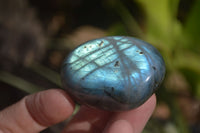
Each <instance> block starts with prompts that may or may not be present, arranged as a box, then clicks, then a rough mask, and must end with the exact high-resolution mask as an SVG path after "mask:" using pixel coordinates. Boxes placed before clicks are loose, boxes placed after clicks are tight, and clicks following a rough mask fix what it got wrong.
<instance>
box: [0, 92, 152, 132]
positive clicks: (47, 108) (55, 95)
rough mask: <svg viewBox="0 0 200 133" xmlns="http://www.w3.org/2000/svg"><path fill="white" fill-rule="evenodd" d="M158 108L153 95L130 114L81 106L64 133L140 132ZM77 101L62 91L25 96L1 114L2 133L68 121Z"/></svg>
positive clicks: (38, 129) (36, 130) (0, 129)
mask: <svg viewBox="0 0 200 133" xmlns="http://www.w3.org/2000/svg"><path fill="white" fill-rule="evenodd" d="M155 105H156V97H155V95H153V96H152V97H151V98H149V100H147V101H146V102H145V103H144V104H143V105H142V106H140V107H138V108H136V109H133V110H131V111H126V112H121V113H113V112H108V111H102V110H96V109H91V108H88V107H86V106H82V107H81V108H80V110H79V112H78V113H77V114H76V115H75V116H74V117H73V119H72V120H71V121H70V122H69V124H67V126H66V127H65V128H64V130H63V132H62V133H102V132H103V133H140V132H142V130H143V128H144V126H145V124H146V122H147V121H148V119H149V117H150V116H151V114H152V112H153V110H154V108H155ZM73 111H74V102H73V101H72V100H71V98H70V97H69V96H68V95H67V94H66V93H65V92H64V91H62V90H59V89H50V90H46V91H42V92H38V93H36V94H33V95H29V96H26V97H25V98H23V99H22V100H21V101H19V102H18V103H16V104H14V105H12V106H10V107H8V108H6V109H4V110H2V111H1V112H0V133H38V132H40V131H42V130H44V129H45V128H47V127H49V126H51V125H53V124H56V123H59V122H61V121H63V120H65V119H67V118H68V117H69V116H70V115H71V114H72V113H73Z"/></svg>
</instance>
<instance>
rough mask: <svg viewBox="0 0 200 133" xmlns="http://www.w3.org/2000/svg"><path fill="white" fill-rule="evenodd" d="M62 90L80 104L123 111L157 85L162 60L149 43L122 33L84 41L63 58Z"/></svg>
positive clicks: (143, 99) (134, 106)
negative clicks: (121, 34)
mask: <svg viewBox="0 0 200 133" xmlns="http://www.w3.org/2000/svg"><path fill="white" fill-rule="evenodd" d="M61 75H62V82H63V85H64V88H65V90H66V91H67V92H68V93H69V94H70V95H71V96H72V97H73V98H74V100H76V101H77V102H78V103H80V104H85V105H88V106H91V107H95V108H100V109H104V110H110V111H124V110H130V109H133V108H136V107H138V106H140V105H141V104H143V103H144V102H145V101H146V100H147V99H148V98H149V97H150V96H151V95H152V94H153V93H154V91H155V90H156V89H157V88H158V87H159V85H160V84H161V83H162V81H163V79H164V75H165V63H164V60H163V58H162V56H161V55H160V53H159V52H158V51H157V50H156V49H155V48H154V47H153V46H152V45H150V44H148V43H146V42H144V41H142V40H139V39H136V38H133V37H125V36H111V37H104V38H99V39H95V40H91V41H88V42H86V43H84V44H82V45H80V46H79V47H77V48H76V49H75V50H73V51H72V52H71V53H70V54H69V56H68V57H67V58H66V59H65V61H64V63H63V67H62V72H61Z"/></svg>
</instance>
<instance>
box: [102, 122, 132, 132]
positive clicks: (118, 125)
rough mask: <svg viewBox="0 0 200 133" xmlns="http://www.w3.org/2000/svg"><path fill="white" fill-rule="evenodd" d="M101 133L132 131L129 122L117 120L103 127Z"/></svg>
mask: <svg viewBox="0 0 200 133" xmlns="http://www.w3.org/2000/svg"><path fill="white" fill-rule="evenodd" d="M103 133H133V128H132V126H131V124H130V123H129V122H128V121H126V120H117V121H115V122H113V123H112V125H111V126H109V127H108V128H105V130H104V132H103Z"/></svg>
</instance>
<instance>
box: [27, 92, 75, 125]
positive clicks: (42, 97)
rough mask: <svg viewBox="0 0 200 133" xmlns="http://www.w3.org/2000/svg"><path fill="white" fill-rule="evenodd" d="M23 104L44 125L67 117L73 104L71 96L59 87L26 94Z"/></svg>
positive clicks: (71, 111)
mask: <svg viewBox="0 0 200 133" xmlns="http://www.w3.org/2000/svg"><path fill="white" fill-rule="evenodd" d="M25 104H26V107H27V110H28V112H29V114H30V115H31V117H32V118H33V119H34V120H35V121H36V122H37V123H39V124H40V125H42V126H46V127H48V126H51V125H53V124H56V123H58V122H61V121H63V120H65V119H67V118H68V117H69V116H70V115H71V114H72V113H73V111H74V106H75V105H74V102H73V101H72V100H71V98H70V97H69V96H68V95H67V94H66V93H65V92H64V91H63V90H60V89H50V90H46V91H43V92H39V93H36V94H33V95H31V96H27V97H26V98H25Z"/></svg>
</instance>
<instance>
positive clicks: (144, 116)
mask: <svg viewBox="0 0 200 133" xmlns="http://www.w3.org/2000/svg"><path fill="white" fill-rule="evenodd" d="M155 106H156V96H155V94H153V95H152V96H151V97H150V98H149V99H148V100H147V101H146V102H145V103H144V104H143V105H141V106H139V107H138V108H136V109H133V110H130V111H125V112H120V113H116V114H115V115H114V116H113V117H112V119H111V120H110V121H109V122H108V125H107V128H106V133H111V132H114V131H115V132H117V131H118V130H125V129H123V127H121V126H120V127H121V128H119V127H117V126H116V125H117V124H118V123H121V124H124V126H126V128H127V132H128V133H129V130H130V132H131V129H132V130H133V131H132V132H134V133H141V132H142V130H143V128H144V126H145V124H146V123H147V121H148V120H149V118H150V116H151V115H152V113H153V111H154V109H155ZM118 125H119V124H118ZM129 126H131V128H129ZM124 132H125V131H124Z"/></svg>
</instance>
